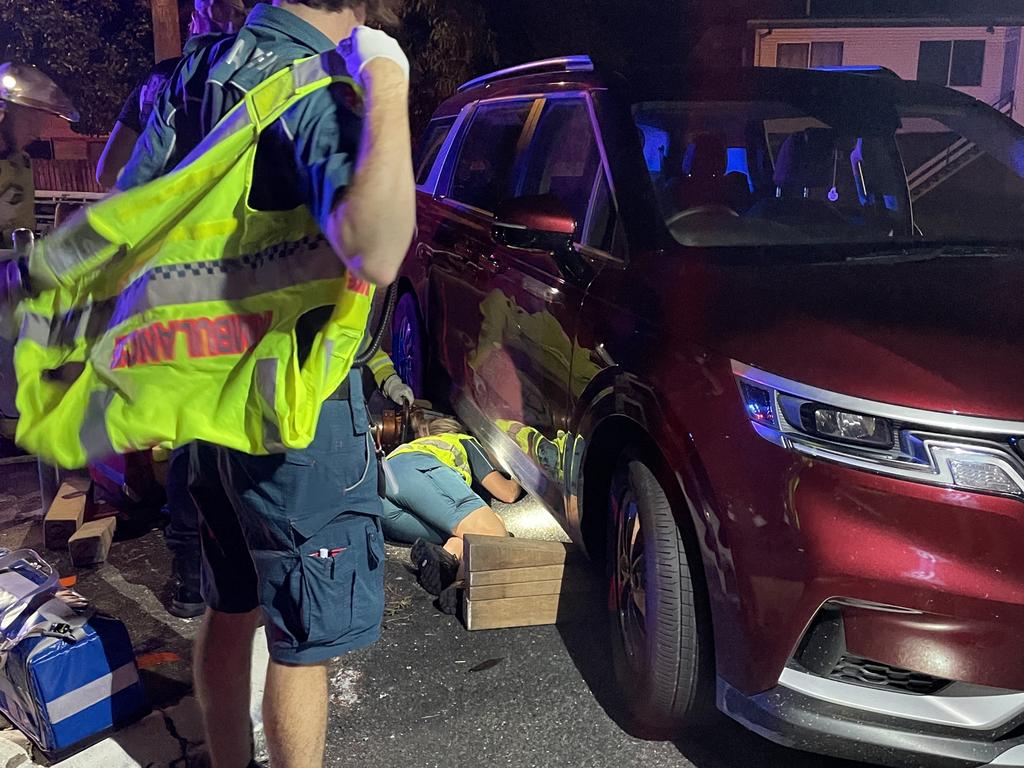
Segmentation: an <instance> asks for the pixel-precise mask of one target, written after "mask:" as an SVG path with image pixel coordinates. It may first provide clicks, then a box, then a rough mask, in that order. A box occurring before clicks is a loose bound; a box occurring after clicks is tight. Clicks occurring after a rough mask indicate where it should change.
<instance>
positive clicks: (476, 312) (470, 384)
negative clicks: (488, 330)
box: [427, 97, 536, 411]
mask: <svg viewBox="0 0 1024 768" xmlns="http://www.w3.org/2000/svg"><path fill="white" fill-rule="evenodd" d="M535 108H536V99H534V98H532V97H530V98H513V99H503V100H497V101H493V102H484V103H481V104H479V105H477V107H476V108H475V110H474V111H473V114H472V115H471V116H470V117H469V119H468V121H467V127H466V129H465V131H464V132H463V134H462V136H461V138H460V139H459V141H458V148H457V152H456V154H455V159H454V161H453V162H451V163H449V165H448V168H447V169H446V170H445V173H444V174H442V176H443V178H442V179H441V181H440V182H439V187H438V190H439V198H440V199H439V206H440V211H441V219H442V220H441V221H440V222H439V223H438V224H437V226H436V228H435V230H434V232H433V235H432V237H431V242H430V244H429V246H428V248H429V251H430V253H429V261H430V264H431V273H430V281H429V283H430V297H429V299H428V301H427V306H428V309H427V312H428V325H429V327H430V328H432V329H433V330H432V333H433V335H434V338H435V342H436V345H437V352H438V355H439V357H440V363H441V365H442V367H443V368H444V370H445V372H446V373H447V374H448V376H449V377H450V379H451V384H452V389H453V392H452V393H451V399H452V401H453V404H454V405H455V406H456V408H457V409H458V410H460V411H461V408H460V401H462V400H469V401H470V402H474V401H475V400H476V398H477V394H478V391H479V390H478V386H479V379H478V378H477V376H476V375H475V372H474V369H473V363H474V361H476V360H478V359H479V358H480V354H481V353H480V351H479V349H478V345H479V343H480V341H481V338H484V337H485V335H484V334H483V333H482V331H481V325H482V319H483V316H482V314H481V305H482V303H483V298H484V292H485V289H486V280H487V277H488V273H487V270H488V269H489V267H490V262H489V258H490V254H491V251H492V250H493V239H492V232H491V230H492V227H493V224H494V211H495V209H496V208H497V206H498V204H499V203H501V201H502V200H504V199H505V198H507V197H509V196H511V194H512V192H513V190H514V185H515V181H516V177H515V168H516V163H517V160H518V157H519V155H520V153H521V151H522V137H523V136H524V134H525V132H526V129H527V126H528V125H529V124H530V121H531V119H535V118H533V117H532V115H533V114H534V111H535Z"/></svg>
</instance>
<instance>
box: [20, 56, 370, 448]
mask: <svg viewBox="0 0 1024 768" xmlns="http://www.w3.org/2000/svg"><path fill="white" fill-rule="evenodd" d="M342 80H345V81H347V82H348V83H349V85H350V86H351V87H352V88H353V89H355V88H356V86H355V84H354V83H352V81H351V80H349V79H348V78H347V76H346V73H345V67H344V63H343V61H342V59H341V57H340V56H339V55H338V54H336V53H335V52H333V51H332V52H330V53H326V54H322V55H320V56H315V57H312V58H309V59H304V60H301V61H298V62H296V63H295V64H294V65H293V66H292V67H290V68H288V69H284V70H281V71H280V72H278V73H276V74H275V75H273V76H271V77H270V78H268V79H267V80H265V81H263V82H262V83H261V84H260V85H259V86H257V87H256V88H254V89H253V90H252V91H250V92H249V93H248V94H247V95H246V97H245V100H244V102H243V103H241V104H239V105H238V106H237V107H236V108H235V109H234V110H233V111H232V112H230V113H229V114H228V115H226V116H225V118H224V119H223V120H222V121H221V122H220V123H219V124H218V126H217V128H216V129H215V130H214V131H213V132H212V133H211V134H210V135H209V136H208V137H207V138H206V140H204V142H203V143H202V144H201V145H200V146H199V147H198V148H197V149H196V150H195V151H194V152H193V153H192V155H190V156H189V158H187V159H186V160H185V161H184V162H183V163H182V164H181V165H180V166H179V168H178V169H177V170H175V171H174V172H173V173H170V174H168V175H167V176H164V177H162V178H159V179H157V180H155V181H153V182H150V183H148V184H145V185H143V186H140V187H138V188H135V189H132V190H129V191H127V192H123V193H119V194H116V195H114V196H112V197H110V198H107V199H105V200H103V201H101V202H99V203H97V204H96V205H94V206H92V207H90V208H88V209H86V210H85V211H83V212H82V213H81V214H80V215H78V216H77V217H75V218H74V219H72V221H70V222H69V223H68V225H67V226H64V227H62V228H61V229H60V230H58V231H57V232H55V233H54V234H53V235H52V236H51V237H48V238H47V239H45V240H44V241H42V242H41V243H39V244H37V246H36V250H35V252H34V254H33V256H32V260H31V264H30V271H31V274H32V276H33V280H34V281H36V282H37V283H39V284H41V285H44V286H47V289H46V290H44V291H43V292H42V293H40V294H39V295H38V296H36V297H35V298H32V299H30V300H28V301H25V302H22V304H21V305H20V306H19V308H18V321H19V323H20V335H19V339H18V342H17V346H16V348H15V368H16V371H17V374H18V383H19V387H18V397H17V405H18V409H19V411H20V413H21V420H20V422H19V425H18V433H17V439H18V442H19V443H20V444H21V445H22V446H24V447H25V448H26V449H28V450H30V451H33V452H35V453H37V454H38V455H40V456H41V457H43V458H44V459H46V460H47V461H50V462H52V463H55V464H58V465H61V466H65V467H80V466H82V465H84V464H85V463H87V462H88V461H90V460H93V459H97V458H101V457H103V456H106V455H109V454H113V453H123V452H128V451H135V450H142V449H145V448H149V447H152V446H154V445H164V446H179V445H183V444H185V443H188V442H191V441H193V440H205V441H209V442H212V443H216V444H218V445H222V446H227V447H229V448H234V449H237V450H240V451H245V452H247V453H253V454H261V453H268V452H276V451H282V450H284V449H286V448H304V447H306V446H307V445H309V443H310V442H311V441H312V439H313V435H314V433H315V432H316V426H317V420H318V418H319V414H320V407H321V405H322V403H323V401H324V400H325V399H326V398H327V397H328V396H329V395H330V394H331V393H332V392H334V391H335V390H336V389H337V388H338V387H339V385H340V384H341V383H342V382H343V380H344V379H345V377H346V376H347V374H348V372H349V370H350V368H351V366H352V362H353V359H354V358H355V356H356V353H357V350H358V348H359V346H360V343H361V340H362V338H363V335H364V332H365V330H366V326H367V321H368V317H369V314H370V309H371V302H372V297H373V288H372V286H370V285H369V284H367V283H365V282H363V281H361V280H359V279H357V278H356V277H355V276H353V275H349V274H347V273H346V271H345V269H344V266H343V265H342V263H341V261H340V260H339V259H338V257H337V255H336V254H335V253H334V251H333V250H332V249H331V247H330V246H329V245H328V244H327V242H326V241H325V240H324V238H323V235H322V234H321V232H320V229H319V227H318V225H317V223H316V221H315V220H314V218H313V217H312V216H311V215H310V213H309V211H308V210H307V208H306V207H305V206H300V207H298V208H295V209H293V210H289V211H273V212H268V211H256V210H253V209H252V208H250V207H249V206H248V205H247V201H248V199H249V189H250V185H251V182H252V168H253V160H254V157H255V153H256V146H257V142H258V138H259V135H260V133H261V131H262V130H263V129H264V128H266V127H268V126H269V125H271V124H272V123H273V122H274V121H275V120H277V118H278V117H280V116H281V114H282V113H283V112H284V111H285V110H286V109H288V108H289V107H290V106H291V105H293V104H294V103H296V102H297V101H298V100H299V99H300V98H302V97H303V96H304V95H306V94H307V93H309V92H311V91H312V90H314V89H317V88H322V87H324V86H326V85H328V84H329V83H331V82H336V81H342ZM324 307H327V308H329V309H327V310H326V314H327V315H329V317H330V319H329V320H328V321H327V322H326V323H325V324H324V325H323V326H322V327H320V328H319V330H318V331H317V332H316V333H315V336H314V337H313V338H312V340H311V343H310V344H306V345H304V348H301V349H300V345H299V344H298V343H297V340H296V333H295V331H296V325H297V321H298V320H299V318H300V317H302V316H303V315H305V314H306V313H308V312H311V311H313V310H316V309H319V308H324ZM321 311H324V310H321Z"/></svg>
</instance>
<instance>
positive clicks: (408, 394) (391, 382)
mask: <svg viewBox="0 0 1024 768" xmlns="http://www.w3.org/2000/svg"><path fill="white" fill-rule="evenodd" d="M380 391H381V392H383V393H384V394H385V395H387V398H388V399H389V400H393V401H394V402H396V403H398V404H399V405H412V404H413V401H414V400H415V399H416V393H415V392H413V391H412V387H410V386H409V385H408V384H406V383H405V382H404V381H402V379H401V377H399V375H398V374H397V373H393V374H391V375H390V376H388V378H387V381H385V382H384V384H383V386H381V388H380Z"/></svg>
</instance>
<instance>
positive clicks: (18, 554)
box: [0, 549, 60, 645]
mask: <svg viewBox="0 0 1024 768" xmlns="http://www.w3.org/2000/svg"><path fill="white" fill-rule="evenodd" d="M19 565H23V566H26V567H27V568H30V569H32V570H33V571H35V572H36V573H38V574H40V575H42V576H43V581H42V582H41V583H39V584H37V585H36V586H35V588H33V589H32V590H30V591H29V592H28V593H27V594H24V595H22V596H21V597H19V598H17V599H16V600H15V601H14V603H13V604H11V605H9V606H8V607H7V608H5V609H3V611H2V612H0V645H6V644H8V643H10V642H17V640H19V639H21V638H20V637H17V638H16V639H12V638H10V637H9V636H8V635H9V630H10V628H11V626H12V625H13V624H15V623H16V622H17V620H18V619H19V618H20V617H21V614H22V613H23V612H24V611H25V609H26V608H28V607H29V606H31V605H32V604H33V603H34V602H35V601H36V599H37V598H38V597H39V596H40V595H48V594H53V593H54V592H56V591H57V589H58V588H59V587H60V577H59V576H58V574H57V571H55V570H54V569H53V566H52V565H50V564H49V563H48V562H46V561H45V560H43V558H42V557H40V556H39V553H38V552H36V551H34V550H31V549H16V550H14V551H13V552H8V553H6V554H3V555H0V573H3V572H5V571H13V570H14V569H15V567H16V566H19ZM19 634H20V633H19ZM5 641H6V642H5Z"/></svg>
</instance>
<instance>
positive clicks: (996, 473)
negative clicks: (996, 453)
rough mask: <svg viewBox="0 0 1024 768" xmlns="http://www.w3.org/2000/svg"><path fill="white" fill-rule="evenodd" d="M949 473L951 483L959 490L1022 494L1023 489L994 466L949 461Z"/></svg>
mask: <svg viewBox="0 0 1024 768" xmlns="http://www.w3.org/2000/svg"><path fill="white" fill-rule="evenodd" d="M949 471H950V472H951V473H952V475H953V482H954V483H956V484H957V486H958V487H960V488H967V489H970V490H973V491H988V492H990V493H1004V494H1011V495H1020V494H1022V493H1024V489H1022V488H1021V487H1020V486H1019V485H1017V483H1016V482H1015V481H1014V479H1013V478H1012V477H1010V475H1009V474H1008V473H1007V472H1006V471H1005V470H1004V469H1002V468H1000V467H997V466H996V465H995V464H988V463H982V462H978V461H964V460H962V459H949Z"/></svg>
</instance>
